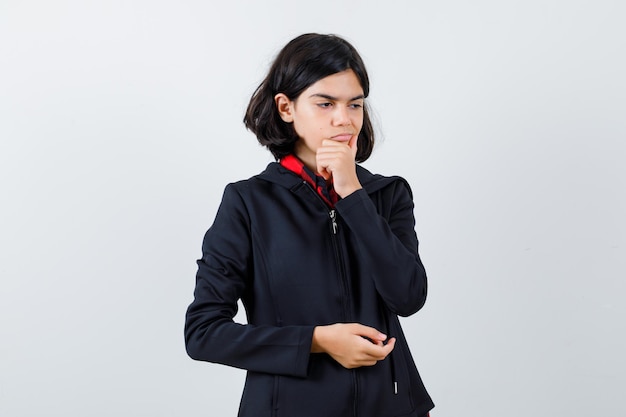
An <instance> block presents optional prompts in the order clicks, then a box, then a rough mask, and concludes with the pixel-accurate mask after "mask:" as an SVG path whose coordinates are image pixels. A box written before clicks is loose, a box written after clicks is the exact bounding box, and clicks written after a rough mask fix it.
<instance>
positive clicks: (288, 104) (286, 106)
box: [274, 93, 294, 123]
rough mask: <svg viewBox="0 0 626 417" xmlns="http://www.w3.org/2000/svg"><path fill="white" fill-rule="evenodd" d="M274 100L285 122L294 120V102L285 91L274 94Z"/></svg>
mask: <svg viewBox="0 0 626 417" xmlns="http://www.w3.org/2000/svg"><path fill="white" fill-rule="evenodd" d="M274 102H275V103H276V110H278V114H279V115H280V118H281V119H283V121H284V122H285V123H291V122H293V105H294V102H293V101H291V100H289V97H287V96H286V95H285V94H283V93H278V94H276V95H275V96H274Z"/></svg>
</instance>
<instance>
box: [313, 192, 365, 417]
mask: <svg viewBox="0 0 626 417" xmlns="http://www.w3.org/2000/svg"><path fill="white" fill-rule="evenodd" d="M302 183H303V184H304V186H305V187H306V188H307V189H309V190H311V192H312V193H313V194H314V195H315V198H317V199H318V200H319V201H320V202H321V203H322V204H323V205H324V207H328V206H327V205H326V203H325V202H324V200H322V198H321V197H320V196H319V195H317V192H315V190H314V189H312V188H311V186H310V185H309V184H308V183H307V182H306V181H303V182H302ZM328 217H329V218H330V225H331V231H332V233H331V240H332V242H333V251H334V252H335V261H336V263H337V272H338V273H339V280H340V281H341V290H342V292H343V297H342V303H343V310H344V320H345V322H351V321H352V314H350V297H349V294H350V288H349V285H348V279H347V277H346V276H345V265H344V263H343V256H341V251H340V250H339V242H338V237H337V232H338V231H339V225H338V223H337V210H335V209H330V211H329V212H328ZM350 372H351V373H352V387H353V389H354V391H353V402H352V413H353V416H354V417H357V416H358V405H359V401H358V397H359V381H358V375H357V373H356V370H355V369H351V370H350Z"/></svg>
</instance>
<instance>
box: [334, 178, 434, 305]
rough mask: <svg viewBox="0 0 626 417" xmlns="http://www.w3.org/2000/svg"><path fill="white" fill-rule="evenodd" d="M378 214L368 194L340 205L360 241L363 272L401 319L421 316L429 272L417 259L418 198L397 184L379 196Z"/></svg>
mask: <svg viewBox="0 0 626 417" xmlns="http://www.w3.org/2000/svg"><path fill="white" fill-rule="evenodd" d="M377 193H380V201H379V203H380V204H379V208H378V209H377V207H376V206H375V205H374V202H373V201H372V198H370V196H369V195H368V193H367V192H366V191H365V189H361V190H358V191H356V192H354V193H352V194H351V195H349V196H347V197H346V198H345V199H343V200H340V201H339V202H338V203H337V205H336V208H337V211H338V213H339V216H341V218H342V219H343V221H344V222H345V223H346V224H347V226H348V228H349V229H350V231H351V233H352V234H353V235H354V236H355V240H356V242H357V245H358V254H359V262H361V263H362V264H363V268H362V271H368V272H369V276H370V277H371V279H372V280H374V285H375V287H376V290H377V291H378V293H379V294H380V296H381V297H382V299H383V300H384V301H385V303H386V305H387V306H388V308H389V309H390V310H391V311H393V312H394V313H395V314H397V315H399V316H404V317H406V316H409V315H411V314H413V313H415V312H417V311H418V310H419V309H420V308H422V306H423V305H424V303H425V301H426V293H427V280H426V271H425V269H424V266H423V264H422V261H421V259H420V256H419V253H418V240H417V236H416V234H415V217H414V215H413V208H414V204H413V197H412V193H411V189H410V188H409V185H408V184H407V183H406V181H404V180H402V179H398V180H396V181H393V182H392V183H391V184H389V185H387V186H386V187H384V188H383V189H381V190H379V191H377Z"/></svg>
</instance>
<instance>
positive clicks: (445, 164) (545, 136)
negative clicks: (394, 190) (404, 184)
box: [0, 0, 626, 417]
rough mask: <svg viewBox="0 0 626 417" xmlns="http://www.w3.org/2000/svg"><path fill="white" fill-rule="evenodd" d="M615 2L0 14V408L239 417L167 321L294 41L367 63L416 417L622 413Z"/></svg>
mask: <svg viewBox="0 0 626 417" xmlns="http://www.w3.org/2000/svg"><path fill="white" fill-rule="evenodd" d="M625 21H626V6H625V4H624V2H622V1H620V0H615V1H610V0H595V1H576V0H574V1H566V0H542V1H539V0H526V1H496V0H493V1H486V0H479V1H462V0H457V1H396V2H392V1H389V2H382V1H371V2H354V1H352V2H344V1H336V0H335V1H330V0H329V1H325V0H320V1H316V2H295V1H283V0H274V1H248V2H243V1H228V2H219V3H218V2H211V1H200V0H198V1H191V0H177V1H167V0H163V1H148V0H145V1H122V0H114V1H111V0H109V1H104V0H103V1H98V2H90V1H78V0H77V1H63V0H57V1H27V0H20V1H18V0H0V202H1V204H0V278H1V281H0V415H2V416H15V417H17V416H20V417H21V416H64V417H67V416H81V417H82V416H98V417H100V416H113V415H115V416H151V417H158V416H182V415H194V416H196V415H197V416H200V415H204V416H234V415H235V414H236V410H237V407H238V402H239V396H240V393H241V387H242V382H243V377H244V372H243V371H240V370H235V369H230V368H227V367H225V366H220V365H213V364H206V363H201V362H194V361H192V360H191V359H189V358H188V357H187V356H186V354H185V349H184V344H183V322H184V313H185V309H186V307H187V305H188V304H189V303H190V302H191V297H192V291H193V286H194V275H195V270H196V265H195V260H196V259H197V258H198V257H199V256H200V244H201V240H202V236H203V234H204V232H205V230H206V229H207V228H208V227H209V226H210V224H211V222H212V220H213V216H214V214H215V211H216V209H217V205H218V204H219V200H220V198H221V194H222V190H223V188H224V186H225V185H226V183H227V182H230V181H235V180H239V179H243V178H247V177H249V176H251V175H253V174H255V173H258V172H259V171H261V170H262V169H263V168H264V167H265V165H266V164H267V163H268V162H269V161H271V155H270V154H269V152H267V151H265V150H264V149H262V148H261V147H260V146H259V145H258V144H257V143H256V139H255V138H254V136H253V135H252V134H251V133H249V132H247V131H245V129H244V127H243V124H242V122H241V119H242V117H243V112H244V110H245V106H246V104H247V101H248V99H249V97H250V94H251V93H252V91H253V90H254V88H255V87H256V86H257V84H258V83H259V82H260V80H261V79H262V78H263V77H264V75H265V73H266V71H267V69H268V66H269V64H270V62H271V60H272V58H273V57H274V55H275V54H276V53H277V52H278V50H279V49H280V48H281V47H282V46H283V45H284V44H285V43H286V42H288V41H289V40H290V39H292V38H293V37H295V36H296V35H298V34H300V33H303V32H313V31H314V32H321V33H336V34H339V35H342V36H344V37H345V38H347V39H348V40H350V41H351V42H352V43H353V44H354V45H355V46H356V47H357V49H359V51H360V52H361V54H362V56H363V58H364V60H365V62H366V64H367V66H368V69H369V72H370V76H371V82H372V93H371V97H370V104H371V105H372V107H373V108H374V110H375V113H376V122H377V125H378V126H379V130H380V131H381V132H382V134H381V135H380V136H379V137H380V139H381V140H380V141H379V144H378V146H377V149H376V151H375V153H374V156H373V157H372V158H371V159H370V160H369V161H368V162H366V163H365V164H364V165H365V166H366V167H367V168H369V169H370V170H372V171H375V172H379V173H383V174H400V175H403V176H404V177H406V178H407V179H408V181H409V182H410V184H411V185H412V187H413V191H414V194H415V203H416V208H415V215H416V218H417V232H418V236H419V238H420V242H421V254H422V257H423V260H424V263H425V265H426V267H427V270H428V272H429V277H430V295H429V299H428V301H427V304H426V306H425V308H424V309H423V310H422V311H421V312H420V313H418V314H417V315H415V316H413V317H411V318H408V319H406V320H404V325H405V330H406V333H407V336H408V338H409V341H410V343H411V346H412V350H413V353H414V356H415V358H416V361H417V363H418V367H419V368H420V371H421V373H422V376H423V378H424V380H425V383H426V386H427V388H428V389H429V391H430V393H431V395H432V396H433V398H434V400H435V403H436V404H437V407H436V408H435V410H434V411H433V413H432V416H433V417H436V416H442V417H444V416H445V417H459V416H477V417H478V416H480V417H503V416H505V417H517V416H520V417H521V416H529V415H532V416H568V417H569V416H581V417H583V416H585V417H587V416H591V415H597V416H619V417H622V416H624V415H626V405H625V404H624V399H623V396H624V393H625V392H626V363H625V360H624V353H623V352H625V351H626V342H625V337H624V334H625V331H626V325H625V323H626V308H625V306H624V302H623V299H624V294H625V290H626V284H625V278H626V241H625V231H626V222H625V220H624V217H625V214H626V164H625V163H624V161H625V157H626V77H625V74H626V57H625V56H626V29H625V27H626V26H625V24H624V22H625Z"/></svg>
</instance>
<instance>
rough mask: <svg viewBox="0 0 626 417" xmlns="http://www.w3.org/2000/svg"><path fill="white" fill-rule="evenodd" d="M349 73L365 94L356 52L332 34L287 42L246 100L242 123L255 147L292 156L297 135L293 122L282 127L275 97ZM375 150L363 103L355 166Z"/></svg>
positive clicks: (294, 95) (365, 80)
mask: <svg viewBox="0 0 626 417" xmlns="http://www.w3.org/2000/svg"><path fill="white" fill-rule="evenodd" d="M348 69H351V70H352V71H354V73H355V74H356V77H357V78H358V80H359V83H360V84H361V88H363V95H364V96H365V97H367V96H368V95H369V89H370V86H369V78H368V76H367V71H366V70H365V65H364V64H363V60H362V59H361V57H360V56H359V53H358V52H357V51H356V49H355V48H354V47H353V46H352V45H351V44H350V43H348V42H347V41H346V40H344V39H342V38H340V37H339V36H336V35H320V34H317V33H307V34H304V35H300V36H298V37H297V38H295V39H293V40H292V41H290V42H289V43H288V44H287V45H285V47H284V48H283V49H282V50H281V51H280V52H279V54H278V56H277V57H276V59H275V60H274V63H273V64H272V66H271V68H270V70H269V73H268V74H267V76H266V77H265V79H264V80H263V82H261V84H260V85H259V86H258V87H257V89H256V90H255V91H254V93H253V94H252V97H251V98H250V103H248V109H247V110H246V115H245V116H244V119H243V122H244V124H245V125H246V128H248V129H249V130H250V131H251V132H252V133H254V134H255V135H256V137H257V139H258V141H259V143H260V144H261V145H263V146H265V147H267V148H268V149H269V150H270V152H272V154H273V155H274V157H275V158H276V159H280V158H282V157H283V156H285V155H288V154H290V153H292V152H293V149H294V145H295V143H296V141H297V140H298V135H297V134H296V131H295V129H294V127H293V123H286V122H285V121H283V120H282V119H281V117H280V115H279V114H278V109H277V108H276V103H275V102H274V96H276V94H278V93H283V94H285V95H286V96H287V97H288V98H289V99H290V100H295V99H297V98H298V96H299V95H300V94H301V93H302V92H303V91H304V90H306V89H307V88H308V87H309V86H311V85H312V84H314V83H316V82H317V81H319V80H321V79H322V78H325V77H327V76H329V75H333V74H336V73H338V72H342V71H345V70H348ZM373 148H374V129H373V128H372V123H371V121H370V118H369V112H368V106H367V103H366V104H365V105H364V107H363V127H362V128H361V132H360V133H359V137H358V139H357V154H356V161H357V162H363V161H365V160H367V158H369V156H370V155H371V154H372V149H373Z"/></svg>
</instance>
